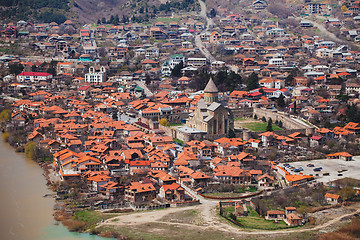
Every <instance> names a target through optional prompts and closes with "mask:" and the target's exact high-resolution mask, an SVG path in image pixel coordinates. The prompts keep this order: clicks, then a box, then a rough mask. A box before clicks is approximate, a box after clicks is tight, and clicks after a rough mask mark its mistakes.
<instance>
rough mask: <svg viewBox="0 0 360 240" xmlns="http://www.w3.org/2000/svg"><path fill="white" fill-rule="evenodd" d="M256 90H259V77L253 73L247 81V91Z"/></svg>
mask: <svg viewBox="0 0 360 240" xmlns="http://www.w3.org/2000/svg"><path fill="white" fill-rule="evenodd" d="M256 88H259V77H258V75H257V74H256V73H255V72H253V73H251V74H250V76H249V77H248V78H247V80H246V90H248V91H250V90H253V89H256Z"/></svg>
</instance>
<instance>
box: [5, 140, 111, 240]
mask: <svg viewBox="0 0 360 240" xmlns="http://www.w3.org/2000/svg"><path fill="white" fill-rule="evenodd" d="M42 174H43V170H42V169H41V168H40V166H39V165H38V164H37V163H35V162H33V161H32V160H29V159H27V158H26V157H25V156H24V154H20V153H15V150H14V149H13V148H12V147H11V146H10V145H8V144H7V143H4V142H3V141H2V134H0V193H1V195H0V240H12V239H17V240H54V239H56V240H70V239H71V240H72V239H91V240H105V239H108V238H101V237H97V236H93V235H89V234H86V233H81V234H80V233H72V232H69V231H68V230H67V229H66V228H65V227H63V226H62V225H61V224H57V223H56V222H55V220H54V218H53V216H52V214H53V205H54V203H55V201H54V199H53V198H48V197H43V196H44V195H45V194H48V193H51V191H50V190H49V189H47V187H46V180H45V177H44V176H43V175H42Z"/></svg>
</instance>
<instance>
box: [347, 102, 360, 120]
mask: <svg viewBox="0 0 360 240" xmlns="http://www.w3.org/2000/svg"><path fill="white" fill-rule="evenodd" d="M345 114H346V120H347V121H348V122H356V123H360V110H359V108H358V107H357V106H356V105H355V104H351V105H346V111H345Z"/></svg>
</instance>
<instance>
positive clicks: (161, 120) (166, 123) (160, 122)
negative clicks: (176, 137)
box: [159, 118, 169, 126]
mask: <svg viewBox="0 0 360 240" xmlns="http://www.w3.org/2000/svg"><path fill="white" fill-rule="evenodd" d="M159 124H160V125H162V126H169V122H168V120H167V119H166V118H162V119H160V120H159Z"/></svg>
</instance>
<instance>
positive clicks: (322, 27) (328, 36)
mask: <svg viewBox="0 0 360 240" xmlns="http://www.w3.org/2000/svg"><path fill="white" fill-rule="evenodd" d="M296 18H297V19H298V20H300V21H301V20H304V18H301V17H296ZM305 19H306V21H308V22H311V23H312V24H313V25H314V26H315V27H317V28H318V29H319V30H320V32H322V33H323V34H324V35H325V36H326V37H327V38H329V39H331V40H333V41H335V42H339V43H342V44H347V42H346V41H344V40H342V39H340V38H338V37H337V36H336V35H335V34H333V33H332V32H329V31H328V30H327V29H326V28H325V27H324V25H322V24H319V23H317V22H314V21H312V20H310V19H308V18H305Z"/></svg>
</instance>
